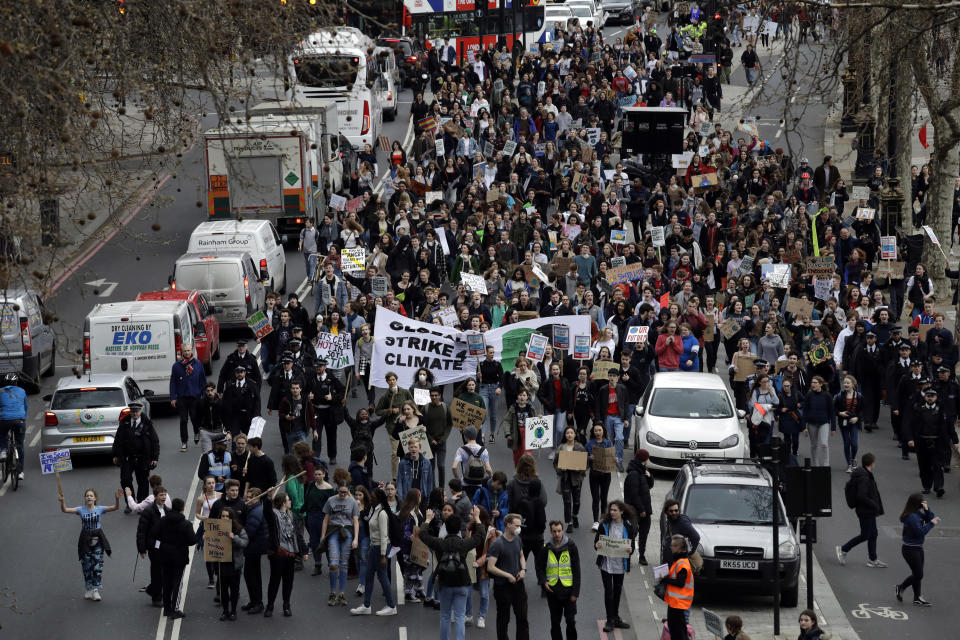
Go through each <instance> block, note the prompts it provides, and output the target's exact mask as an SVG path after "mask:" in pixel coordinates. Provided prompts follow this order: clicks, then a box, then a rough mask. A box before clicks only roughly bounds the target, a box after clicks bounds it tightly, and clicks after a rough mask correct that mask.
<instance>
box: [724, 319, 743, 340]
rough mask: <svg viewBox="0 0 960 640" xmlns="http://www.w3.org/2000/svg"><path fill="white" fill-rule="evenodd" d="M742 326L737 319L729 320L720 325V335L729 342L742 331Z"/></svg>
mask: <svg viewBox="0 0 960 640" xmlns="http://www.w3.org/2000/svg"><path fill="white" fill-rule="evenodd" d="M740 328H741V325H740V323H739V322H738V321H737V319H736V318H727V319H726V320H724V321H723V324H721V325H720V335H722V336H723V339H724V340H729V339H730V338H732V337H733V336H735V335H737V332H738V331H740Z"/></svg>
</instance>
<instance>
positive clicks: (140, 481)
mask: <svg viewBox="0 0 960 640" xmlns="http://www.w3.org/2000/svg"><path fill="white" fill-rule="evenodd" d="M128 407H129V409H130V413H128V414H127V415H125V416H123V417H122V418H120V426H119V427H117V435H116V437H115V438H114V441H113V464H118V465H120V486H121V487H123V488H124V489H126V488H127V487H129V488H130V490H131V491H132V490H133V475H134V474H136V476H137V502H143V500H144V499H145V498H146V497H147V492H148V491H149V489H150V486H149V484H148V483H147V476H148V475H150V470H151V469H153V468H155V467H156V466H157V460H159V459H160V439H159V438H158V437H157V431H156V429H154V428H153V422H151V421H150V418H148V417H147V416H145V415H143V405H142V404H140V403H139V402H131V403H130V404H129V405H128Z"/></svg>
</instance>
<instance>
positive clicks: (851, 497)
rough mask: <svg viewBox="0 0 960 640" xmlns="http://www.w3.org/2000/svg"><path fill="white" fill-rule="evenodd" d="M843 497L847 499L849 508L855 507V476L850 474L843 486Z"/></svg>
mask: <svg viewBox="0 0 960 640" xmlns="http://www.w3.org/2000/svg"><path fill="white" fill-rule="evenodd" d="M843 497H844V498H846V499H847V506H848V507H850V508H851V509H856V508H857V477H856V476H851V477H850V479H849V480H847V484H846V485H844V487H843Z"/></svg>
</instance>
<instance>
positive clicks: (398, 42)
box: [374, 36, 427, 87]
mask: <svg viewBox="0 0 960 640" xmlns="http://www.w3.org/2000/svg"><path fill="white" fill-rule="evenodd" d="M374 44H376V45H377V46H378V47H390V48H391V49H393V50H394V54H395V56H396V59H397V67H399V69H400V86H401V87H409V86H410V84H411V82H410V78H411V76H410V70H411V69H412V68H413V67H415V66H416V64H417V62H419V61H425V60H426V57H427V54H426V52H425V51H424V50H423V47H422V46H421V45H420V43H419V42H417V40H416V39H415V38H411V37H409V36H381V37H379V38H377V39H376V41H375V43H374Z"/></svg>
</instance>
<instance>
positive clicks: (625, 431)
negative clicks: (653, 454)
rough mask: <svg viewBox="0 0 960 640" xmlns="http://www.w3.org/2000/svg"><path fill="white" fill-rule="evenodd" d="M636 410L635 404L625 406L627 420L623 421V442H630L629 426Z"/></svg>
mask: <svg viewBox="0 0 960 640" xmlns="http://www.w3.org/2000/svg"><path fill="white" fill-rule="evenodd" d="M636 410H637V403H636V402H634V403H633V404H628V405H627V419H626V420H624V421H623V442H624V443H625V444H629V442H630V426H631V425H632V424H633V412H634V411H636Z"/></svg>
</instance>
